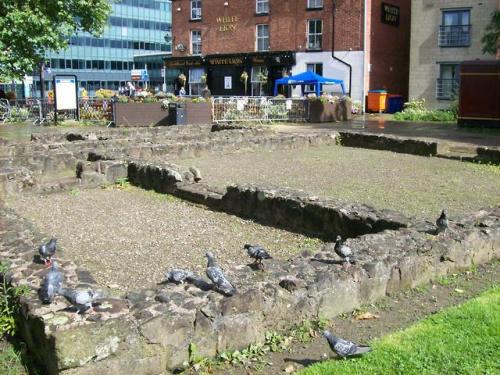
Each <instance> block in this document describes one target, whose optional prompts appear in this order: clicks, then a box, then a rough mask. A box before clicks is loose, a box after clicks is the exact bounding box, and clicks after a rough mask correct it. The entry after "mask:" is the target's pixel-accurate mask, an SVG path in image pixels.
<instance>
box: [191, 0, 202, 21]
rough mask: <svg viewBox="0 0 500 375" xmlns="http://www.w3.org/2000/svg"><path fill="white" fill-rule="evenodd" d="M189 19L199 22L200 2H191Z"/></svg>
mask: <svg viewBox="0 0 500 375" xmlns="http://www.w3.org/2000/svg"><path fill="white" fill-rule="evenodd" d="M191 19H192V20H201V0H191Z"/></svg>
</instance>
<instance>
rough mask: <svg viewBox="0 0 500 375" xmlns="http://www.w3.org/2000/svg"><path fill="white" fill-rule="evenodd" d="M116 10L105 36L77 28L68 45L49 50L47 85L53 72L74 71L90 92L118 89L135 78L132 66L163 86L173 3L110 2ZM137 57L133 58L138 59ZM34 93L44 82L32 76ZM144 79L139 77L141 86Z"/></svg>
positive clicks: (152, 83)
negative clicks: (54, 51) (145, 71)
mask: <svg viewBox="0 0 500 375" xmlns="http://www.w3.org/2000/svg"><path fill="white" fill-rule="evenodd" d="M111 6H112V13H111V15H110V17H109V19H108V25H107V26H106V27H105V29H104V33H103V34H102V36H101V37H99V38H96V37H94V36H92V35H91V34H89V33H84V32H79V33H77V34H75V35H74V36H72V37H71V39H70V41H69V46H68V48H67V49H66V50H64V51H60V52H58V53H49V54H47V56H46V66H47V67H48V68H50V69H48V70H47V71H48V72H50V73H46V74H45V80H46V89H48V90H50V89H51V88H52V87H51V86H52V82H51V81H52V76H53V75H54V74H76V75H77V76H78V81H79V83H80V87H82V88H85V89H86V90H87V92H88V94H89V95H93V93H94V92H95V91H96V90H97V89H99V88H107V89H112V90H117V89H118V88H119V87H120V86H125V85H126V83H127V82H128V81H130V80H131V75H130V70H132V69H145V68H147V69H148V73H149V81H148V85H149V86H152V87H157V88H158V87H159V88H161V87H162V84H163V77H162V76H161V68H162V67H163V63H162V58H160V56H162V57H165V56H166V55H168V54H170V53H171V49H172V46H171V24H172V6H171V1H170V0H118V1H111ZM134 56H135V59H134ZM34 81H35V87H34V92H33V94H34V95H35V96H39V93H40V81H39V77H38V76H37V75H35V76H34ZM143 84H144V83H143V82H138V85H139V86H143Z"/></svg>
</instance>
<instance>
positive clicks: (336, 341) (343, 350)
mask: <svg viewBox="0 0 500 375" xmlns="http://www.w3.org/2000/svg"><path fill="white" fill-rule="evenodd" d="M323 336H325V338H326V340H327V341H328V345H330V348H331V349H332V350H333V351H334V352H335V353H337V354H338V355H339V356H340V357H342V358H345V357H352V356H355V355H360V354H365V353H368V352H371V351H372V348H370V347H369V346H361V345H357V344H355V343H353V342H351V341H347V340H344V339H341V338H338V337H335V336H334V335H332V333H331V332H330V331H323Z"/></svg>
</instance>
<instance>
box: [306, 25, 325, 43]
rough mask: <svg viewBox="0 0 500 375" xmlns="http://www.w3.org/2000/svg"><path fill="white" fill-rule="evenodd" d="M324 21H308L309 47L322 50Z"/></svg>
mask: <svg viewBox="0 0 500 375" xmlns="http://www.w3.org/2000/svg"><path fill="white" fill-rule="evenodd" d="M322 32H323V21H322V20H309V21H307V49H315V50H320V49H321V45H322V39H323V34H322Z"/></svg>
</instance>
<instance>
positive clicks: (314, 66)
mask: <svg viewBox="0 0 500 375" xmlns="http://www.w3.org/2000/svg"><path fill="white" fill-rule="evenodd" d="M306 70H307V71H308V72H313V73H316V74H318V75H320V76H322V75H323V63H310V64H306ZM304 91H305V92H315V91H316V87H315V86H314V85H306V86H305V90H304Z"/></svg>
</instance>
